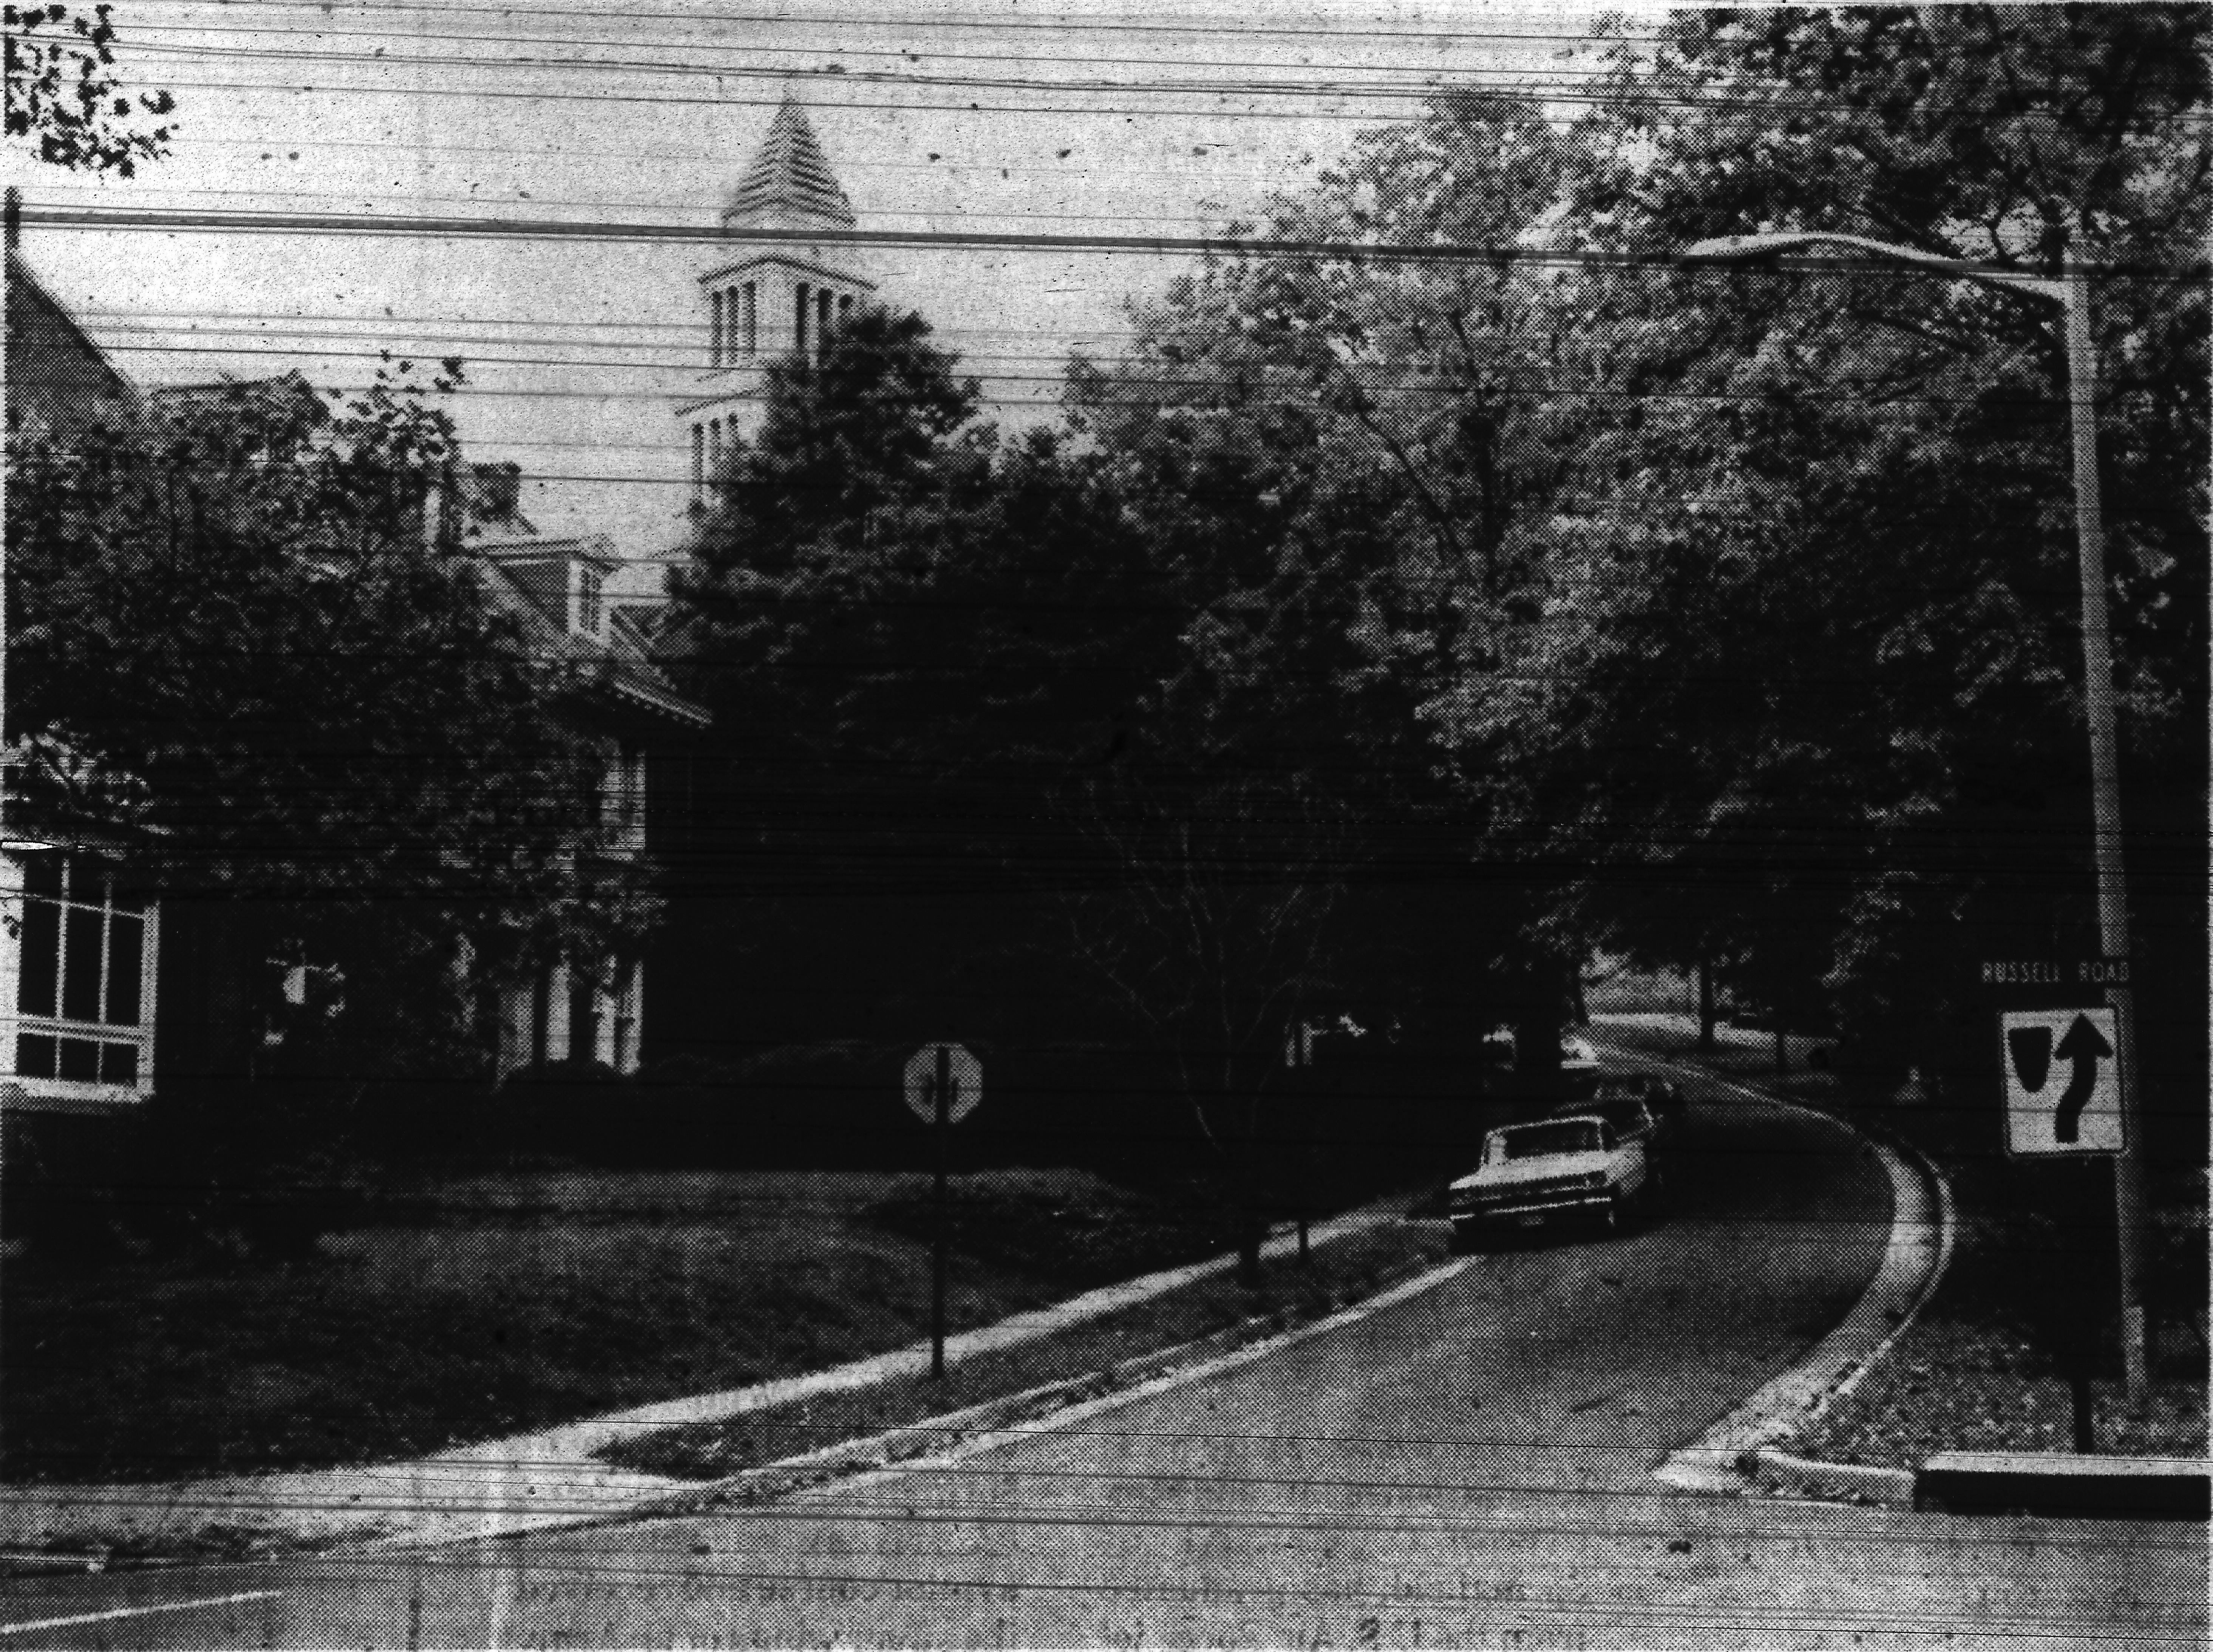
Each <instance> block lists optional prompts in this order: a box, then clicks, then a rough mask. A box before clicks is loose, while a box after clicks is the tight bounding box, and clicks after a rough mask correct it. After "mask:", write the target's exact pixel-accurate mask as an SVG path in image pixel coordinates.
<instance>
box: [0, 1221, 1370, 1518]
mask: <svg viewBox="0 0 2213 1652" xmlns="http://www.w3.org/2000/svg"><path fill="white" fill-rule="evenodd" d="M1404 1207H1405V1198H1404V1197H1403V1196H1401V1197H1399V1198H1393V1199H1390V1200H1387V1201H1382V1202H1379V1203H1377V1204H1371V1205H1369V1206H1366V1207H1363V1209H1360V1210H1354V1211H1351V1212H1349V1213H1347V1214H1346V1215H1344V1216H1338V1217H1337V1218H1335V1219H1333V1220H1332V1221H1329V1222H1321V1223H1318V1224H1316V1225H1315V1226H1314V1228H1313V1229H1312V1230H1311V1234H1310V1238H1311V1241H1312V1242H1313V1243H1314V1244H1326V1243H1328V1242H1329V1241H1332V1240H1338V1239H1343V1238H1346V1237H1349V1236H1350V1235H1353V1234H1361V1233H1364V1232H1368V1231H1369V1230H1371V1229H1374V1228H1379V1227H1381V1226H1383V1225H1385V1224H1386V1223H1388V1222H1394V1221H1396V1220H1398V1219H1399V1216H1400V1215H1401V1214H1402V1212H1403V1210H1404ZM1296 1245H1297V1240H1296V1238H1295V1235H1293V1234H1281V1235H1279V1236H1277V1237H1276V1238H1274V1239H1271V1240H1270V1241H1268V1243H1267V1245H1266V1247H1265V1250H1264V1255H1265V1256H1268V1257H1270V1258H1280V1257H1283V1256H1286V1255H1289V1254H1291V1253H1294V1252H1295V1248H1296ZM1235 1262H1236V1259H1235V1256H1233V1255H1223V1256H1219V1257H1216V1258H1213V1259H1210V1260H1208V1261H1204V1262H1198V1263H1194V1264H1192V1265H1188V1266H1185V1267H1180V1268H1172V1269H1168V1270H1166V1271H1162V1272H1159V1273H1153V1274H1147V1275H1144V1276H1143V1277H1139V1278H1136V1279H1129V1280H1125V1281H1123V1282H1122V1283H1119V1284H1113V1285H1106V1286H1102V1287H1100V1289H1096V1290H1092V1291H1087V1292H1086V1293H1084V1294H1083V1295H1080V1296H1076V1297H1072V1298H1070V1300H1068V1301H1064V1302H1057V1303H1054V1304H1052V1305H1050V1306H1048V1307H1046V1308H1035V1309H1032V1310H1031V1311H1029V1312H1027V1313H1024V1314H1015V1315H1012V1316H1011V1317H1009V1318H1008V1319H1005V1320H1000V1321H998V1322H997V1324H995V1325H989V1326H980V1327H978V1328H977V1329H975V1330H972V1331H966V1332H960V1333H959V1334H957V1335H954V1336H952V1337H948V1338H947V1339H946V1344H945V1357H946V1361H947V1362H948V1364H953V1363H958V1362H962V1361H966V1360H970V1359H973V1358H975V1357H976V1356H978V1355H981V1354H986V1353H991V1352H995V1351H997V1350H1003V1349H1009V1348H1015V1347H1019V1346H1021V1345H1022V1344H1027V1343H1033V1342H1036V1341H1039V1340H1040V1339H1041V1338H1046V1337H1050V1336H1052V1335H1053V1334H1055V1333H1056V1332H1062V1331H1065V1330H1068V1329H1070V1327H1073V1326H1080V1325H1082V1324H1085V1323H1086V1322H1088V1321H1090V1320H1097V1319H1100V1318H1102V1317H1104V1316H1105V1315H1107V1314H1113V1313H1116V1312H1118V1311H1119V1310H1121V1309H1124V1308H1131V1307H1134V1306H1136V1305H1137V1304H1139V1303H1143V1302H1146V1301H1151V1300H1152V1299H1154V1298H1155V1297H1159V1296H1161V1295H1166V1294H1167V1293H1168V1292H1170V1291H1173V1290H1175V1289H1179V1288H1180V1287H1183V1286H1186V1285H1189V1284H1192V1283H1195V1282H1197V1281H1199V1280H1203V1279H1206V1278H1209V1277H1213V1276H1215V1275H1218V1274H1222V1273H1226V1272H1228V1271H1229V1270H1230V1269H1231V1268H1232V1267H1234V1266H1235ZM928 1369H930V1344H928V1343H927V1342H918V1343H914V1344H909V1345H908V1346H906V1347H904V1348H899V1349H896V1350H893V1351H891V1352H889V1353H886V1354H879V1355H875V1356H871V1357H869V1358H866V1359H861V1360H856V1361H853V1362H850V1363H849V1364H845V1365H841V1366H838V1367H835V1368H833V1369H829V1370H824V1371H815V1372H810V1373H808V1374H806V1375H801V1376H793V1377H783V1378H778V1379H777V1380H774V1381H768V1382H763V1383H758V1384H755V1385H753V1386H752V1387H745V1388H736V1389H730V1390H727V1391H725V1392H723V1393H712V1394H702V1395H698V1396H695V1397H693V1398H691V1399H674V1400H667V1401H663V1402H661V1403H660V1404H658V1405H644V1406H640V1407H637V1409H634V1410H631V1411H618V1412H614V1413H613V1414H611V1415H608V1416H605V1417H591V1418H588V1419H586V1420H584V1421H582V1422H577V1423H566V1424H564V1425H563V1426H561V1427H559V1428H555V1429H546V1430H544V1431H542V1432H540V1433H537V1434H530V1435H521V1436H515V1437H513V1438H510V1439H504V1440H493V1441H488V1442H485V1443H484V1444H481V1445H476V1446H470V1447H466V1448H460V1449H456V1450H453V1451H447V1452H442V1453H440V1454H437V1455H436V1456H431V1457H425V1458H421V1459H418V1460H414V1461H411V1462H402V1463H391V1464H381V1465H373V1466H365V1467H357V1468H333V1469H317V1470H311V1471H305V1472H295V1473H282V1474H268V1475H254V1476H231V1477H227V1478H216V1479H205V1480H190V1481H183V1482H178V1483H174V1484H151V1485H148V1484H131V1485H26V1486H8V1487H0V1558H9V1557H13V1558H18V1559H19V1560H20V1559H21V1558H27V1557H29V1556H32V1555H34V1554H40V1553H42V1552H46V1551H55V1550H63V1551H69V1552H71V1553H91V1554H94V1555H97V1554H98V1553H99V1552H100V1551H104V1550H131V1551H144V1550H149V1549H150V1550H157V1551H162V1552H170V1553H192V1552H196V1551H197V1552H202V1553H206V1554H210V1555H215V1554H223V1555H233V1554H237V1553H241V1552H253V1551H262V1550H271V1549H277V1548H295V1547H306V1548H327V1547H332V1546H335V1545H340V1544H344V1545H358V1544H363V1543H437V1542H450V1541H460V1540H464V1539H474V1538H485V1537H491V1536H497V1535H500V1534H503V1533H512V1532H520V1531H527V1530H529V1529H531V1528H532V1527H539V1526H545V1525H550V1524H555V1523H566V1522H574V1521H582V1520H600V1519H613V1518H617V1517H619V1516H620V1515H624V1514H625V1513H628V1512H631V1511H633V1510H639V1509H645V1508H648V1507H650V1506H652V1505H653V1504H654V1503H656V1502H658V1501H663V1500H666V1499H668V1498H670V1497H675V1496H679V1495H681V1494H683V1493H686V1492H692V1491H696V1490H698V1482H697V1481H693V1480H680V1479H674V1478H665V1477H663V1476H661V1475H655V1474H645V1473H638V1472H631V1471H628V1470H624V1469H619V1468H615V1467H613V1466H609V1465H608V1464H607V1463H606V1462H604V1461H601V1460H599V1458H598V1457H597V1456H595V1453H597V1452H599V1451H600V1450H602V1449H603V1448H606V1447H607V1446H610V1445H613V1444H614V1443H616V1442H619V1441H628V1440H633V1439H635V1438H637V1436H638V1435H639V1434H641V1433H643V1432H647V1431H650V1430H654V1429H664V1428H671V1427H674V1426H678V1425H680V1424H684V1423H711V1422H719V1421H722V1420H725V1419H728V1418H731V1417H741V1416H744V1415H746V1414H747V1413H749V1412H755V1411H767V1410H770V1409H772V1408H774V1407H777V1406H781V1405H790V1404H792V1403H794V1402H796V1401H803V1400H806V1399H813V1398H815V1397H818V1396H822V1395H827V1394H832V1393H846V1392H850V1391H851V1390H854V1389H860V1388H868V1387H875V1386H876V1385H878V1384H881V1383H885V1382H888V1381H896V1380H898V1379H900V1378H911V1377H916V1376H919V1375H923V1374H924V1373H925V1372H927V1371H928Z"/></svg>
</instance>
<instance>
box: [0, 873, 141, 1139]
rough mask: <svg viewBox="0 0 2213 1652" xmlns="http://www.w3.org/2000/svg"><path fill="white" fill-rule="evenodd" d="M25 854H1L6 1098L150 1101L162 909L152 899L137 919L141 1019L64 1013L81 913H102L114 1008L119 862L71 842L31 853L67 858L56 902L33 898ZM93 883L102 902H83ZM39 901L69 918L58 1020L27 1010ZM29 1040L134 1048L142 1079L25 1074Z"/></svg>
mask: <svg viewBox="0 0 2213 1652" xmlns="http://www.w3.org/2000/svg"><path fill="white" fill-rule="evenodd" d="M25 852H27V851H25V850H22V849H21V848H15V849H9V850H0V915H4V917H5V920H6V921H5V922H4V923H0V1074H4V1080H0V1101H4V1102H6V1103H7V1104H9V1105H15V1106H48V1107H56V1108H71V1107H75V1108H82V1109H88V1110H92V1109H100V1108H105V1107H111V1106H128V1105H131V1104H132V1103H136V1102H139V1101H143V1100H145V1099H146V1098H147V1097H148V1096H150V1095H151V1094H153V1093H154V1023H155V1009H156V1006H155V981H156V979H157V977H158V975H159V972H160V971H159V966H160V959H161V949H162V913H161V905H160V903H159V902H158V901H155V900H152V899H149V900H148V901H147V902H146V904H145V905H144V906H143V909H142V910H141V911H139V912H138V913H137V914H136V916H137V917H139V918H140V920H141V923H142V925H143V927H142V929H141V931H140V938H139V943H138V1019H137V1022H136V1023H135V1024H131V1025H119V1024H115V1023H112V1022H108V1021H82V1020H79V1019H77V1018H76V1017H74V1016H69V1015H62V1014H60V1013H59V1011H60V1010H61V1008H62V1003H63V1000H62V997H61V995H62V993H63V992H64V990H65V983H66V978H67V970H68V947H69V941H68V931H69V927H70V925H71V924H74V923H76V922H78V921H82V920H80V919H78V918H77V917H76V914H78V913H99V914H101V945H100V970H101V985H100V997H101V1011H102V1012H103V1013H104V1012H105V1011H106V1010H107V1007H108V994H109V991H110V989H111V986H112V984H113V983H112V980H111V976H110V969H111V966H112V965H113V951H112V950H111V942H110V941H109V933H110V924H112V921H113V918H114V917H116V916H117V915H118V914H117V911H116V907H115V883H116V873H117V869H116V867H115V865H114V863H113V862H112V861H110V860H108V859H107V858H105V857H103V856H100V855H98V854H96V853H93V852H89V851H87V850H83V849H81V848H77V847H75V846H73V845H70V844H52V845H50V846H44V847H41V848H40V850H36V851H29V852H37V853H42V854H52V855H58V856H60V857H61V866H62V880H63V881H62V893H61V897H60V899H58V901H57V900H53V899H52V898H51V897H47V896H43V895H37V896H34V895H33V894H31V893H29V890H28V887H27V882H28V879H27V867H26V866H25V863H24V861H23V858H22V856H23V854H24V853H25ZM88 883H90V884H92V885H93V886H94V887H96V889H97V892H98V895H99V899H96V900H87V899H83V898H82V897H83V895H84V894H85V893H87V885H88ZM34 900H37V901H40V902H45V903H47V904H52V905H58V906H59V907H60V908H61V911H62V913H63V914H64V923H63V924H62V926H61V927H60V928H59V930H58V933H57V936H56V941H55V945H56V947H57V948H58V954H57V956H56V958H55V960H54V964H55V977H54V982H55V984H54V993H55V997H54V1009H55V1012H56V1013H55V1014H52V1015H32V1014H29V1013H27V1012H26V1011H25V1010H24V1009H23V1008H22V1002H21V995H22V985H23V964H24V951H23V949H24V946H25V943H26V942H27V938H28V936H29V924H28V918H29V915H30V904H31V903H32V902H33V901H34ZM25 1036H28V1037H33V1038H38V1037H47V1038H53V1039H82V1040H87V1041H90V1042H94V1043H99V1044H108V1045H131V1046H132V1047H133V1048H134V1049H135V1050H136V1051H137V1074H136V1076H135V1077H134V1078H133V1079H132V1080H131V1081H130V1082H114V1081H110V1080H105V1079H84V1078H61V1077H47V1076H43V1075H34V1074H26V1073H23V1072H21V1071H19V1070H18V1060H19V1057H20V1050H19V1040H20V1039H21V1038H23V1037H25Z"/></svg>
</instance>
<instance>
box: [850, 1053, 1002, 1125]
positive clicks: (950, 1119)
mask: <svg viewBox="0 0 2213 1652" xmlns="http://www.w3.org/2000/svg"><path fill="white" fill-rule="evenodd" d="M940 1050H942V1051H944V1052H945V1055H946V1071H947V1074H948V1076H949V1077H950V1078H951V1080H952V1085H951V1090H952V1093H951V1094H949V1095H948V1096H947V1097H946V1099H945V1122H946V1123H947V1124H948V1125H957V1124H959V1123H960V1121H961V1120H962V1119H966V1117H967V1116H968V1115H969V1114H970V1113H973V1112H975V1111H976V1104H977V1103H978V1101H980V1100H983V1099H984V1070H983V1068H982V1067H981V1066H979V1065H978V1064H977V1061H976V1058H975V1057H973V1056H972V1055H970V1054H969V1053H968V1052H967V1051H966V1050H965V1049H963V1048H961V1046H960V1045H957V1044H925V1045H923V1046H922V1048H921V1049H919V1050H918V1051H916V1052H914V1055H913V1058H911V1060H909V1061H908V1063H907V1064H906V1104H907V1106H910V1107H911V1108H913V1109H914V1115H915V1117H916V1118H918V1119H921V1120H922V1122H923V1123H924V1124H925V1125H934V1124H936V1122H937V1052H939V1051H940ZM878 1071H881V1068H879V1069H878ZM876 1094H879V1095H881V1094H883V1092H882V1091H881V1090H879V1091H877V1092H876Z"/></svg>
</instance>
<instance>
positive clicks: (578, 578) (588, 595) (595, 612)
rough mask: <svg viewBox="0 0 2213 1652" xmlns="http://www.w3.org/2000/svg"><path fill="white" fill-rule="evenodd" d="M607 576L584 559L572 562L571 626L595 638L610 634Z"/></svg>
mask: <svg viewBox="0 0 2213 1652" xmlns="http://www.w3.org/2000/svg"><path fill="white" fill-rule="evenodd" d="M569 628H570V630H571V631H575V632H576V634H577V635H578V636H579V637H592V638H594V640H597V639H600V638H602V637H606V635H607V575H606V574H605V573H604V572H603V571H601V570H600V569H598V568H595V567H594V566H593V565H592V564H590V563H588V562H585V561H583V560H582V559H581V558H580V559H578V560H576V561H573V562H571V563H570V564H569Z"/></svg>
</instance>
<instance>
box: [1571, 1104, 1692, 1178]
mask: <svg viewBox="0 0 2213 1652" xmlns="http://www.w3.org/2000/svg"><path fill="white" fill-rule="evenodd" d="M1599 1088H1600V1094H1597V1095H1594V1096H1591V1097H1588V1099H1586V1100H1581V1101H1563V1102H1561V1103H1560V1105H1559V1106H1557V1107H1554V1108H1553V1109H1552V1117H1553V1118H1555V1119H1597V1120H1599V1121H1600V1123H1601V1124H1603V1125H1606V1127H1607V1128H1608V1129H1609V1130H1611V1131H1613V1139H1614V1140H1615V1141H1617V1142H1642V1143H1644V1146H1645V1149H1646V1150H1647V1152H1648V1153H1649V1151H1650V1149H1653V1148H1655V1147H1657V1146H1658V1145H1659V1144H1660V1142H1661V1138H1662V1137H1664V1136H1665V1135H1666V1133H1667V1127H1666V1126H1665V1125H1662V1124H1661V1122H1660V1118H1659V1115H1658V1114H1656V1113H1654V1112H1653V1111H1652V1109H1651V1108H1650V1107H1649V1106H1646V1105H1645V1102H1644V1098H1643V1096H1640V1095H1630V1094H1620V1093H1619V1089H1617V1093H1616V1094H1611V1095H1609V1094H1604V1092H1605V1090H1606V1083H1605V1082H1600V1087H1599ZM1656 1174H1657V1172H1656V1170H1655V1176H1656Z"/></svg>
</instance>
